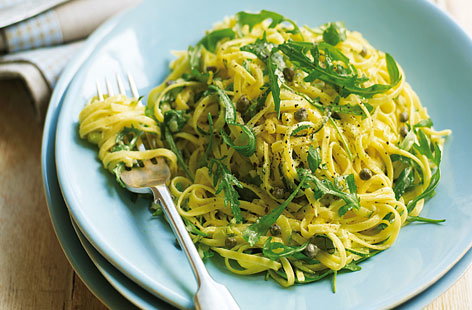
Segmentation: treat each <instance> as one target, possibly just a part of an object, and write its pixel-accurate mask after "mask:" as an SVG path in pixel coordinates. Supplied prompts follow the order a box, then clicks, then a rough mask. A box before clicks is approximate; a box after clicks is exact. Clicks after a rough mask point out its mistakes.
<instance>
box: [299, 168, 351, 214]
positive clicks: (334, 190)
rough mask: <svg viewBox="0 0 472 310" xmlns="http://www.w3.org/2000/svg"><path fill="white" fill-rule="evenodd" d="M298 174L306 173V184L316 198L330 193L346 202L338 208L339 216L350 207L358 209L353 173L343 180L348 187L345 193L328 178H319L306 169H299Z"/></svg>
mask: <svg viewBox="0 0 472 310" xmlns="http://www.w3.org/2000/svg"><path fill="white" fill-rule="evenodd" d="M298 174H299V175H300V174H302V175H306V176H307V179H306V182H305V183H306V184H307V186H310V185H311V187H312V188H313V189H314V194H315V198H316V199H320V198H321V197H323V196H324V195H327V194H330V195H333V196H336V197H338V198H341V199H342V200H344V202H345V203H346V204H345V205H343V206H342V207H340V208H339V210H338V213H339V215H340V216H343V215H344V214H346V212H347V211H349V210H351V209H359V208H360V201H359V197H358V196H357V186H356V183H355V181H354V175H353V174H350V175H348V176H347V177H346V178H345V180H346V184H347V187H348V190H349V192H348V193H346V192H344V191H343V189H342V188H340V187H339V186H338V185H337V184H335V183H334V182H332V181H330V180H328V179H322V180H320V179H319V178H318V177H316V176H315V175H314V174H312V173H310V172H309V171H308V170H305V169H299V173H298Z"/></svg>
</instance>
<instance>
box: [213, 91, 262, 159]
mask: <svg viewBox="0 0 472 310" xmlns="http://www.w3.org/2000/svg"><path fill="white" fill-rule="evenodd" d="M208 89H209V90H210V91H213V92H216V93H217V95H218V97H219V101H220V104H221V105H222V106H223V108H224V109H225V121H226V124H228V126H237V127H239V128H240V129H241V131H242V134H243V135H242V137H243V138H245V142H246V143H245V144H244V145H237V144H236V143H234V141H232V140H231V138H230V137H229V136H228V135H227V134H226V133H225V132H224V130H223V129H222V130H221V131H220V134H221V137H222V138H223V141H224V142H225V143H226V144H228V145H229V146H230V147H232V148H234V149H235V150H236V151H238V152H239V153H240V154H241V155H244V156H251V155H252V154H254V152H255V151H256V135H255V134H254V132H253V131H252V130H251V129H250V128H249V127H248V126H247V125H243V124H239V123H237V122H236V108H235V107H234V105H233V102H232V101H231V99H230V98H229V97H228V95H227V94H226V92H225V91H224V90H222V89H221V88H219V87H218V86H215V85H210V86H209V87H208Z"/></svg>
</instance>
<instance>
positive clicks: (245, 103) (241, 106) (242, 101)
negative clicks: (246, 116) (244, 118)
mask: <svg viewBox="0 0 472 310" xmlns="http://www.w3.org/2000/svg"><path fill="white" fill-rule="evenodd" d="M250 104H251V101H250V100H249V99H248V97H246V96H245V95H242V96H241V97H240V98H239V100H238V104H237V105H236V109H237V110H238V111H239V112H243V111H246V109H247V108H249V105H250Z"/></svg>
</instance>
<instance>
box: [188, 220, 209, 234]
mask: <svg viewBox="0 0 472 310" xmlns="http://www.w3.org/2000/svg"><path fill="white" fill-rule="evenodd" d="M182 219H183V220H184V223H185V228H186V229H187V231H188V232H189V233H191V234H194V235H198V236H202V237H208V235H207V234H206V233H204V232H203V231H201V230H200V229H198V227H197V226H195V224H194V223H192V222H191V221H190V220H188V219H186V218H185V217H182Z"/></svg>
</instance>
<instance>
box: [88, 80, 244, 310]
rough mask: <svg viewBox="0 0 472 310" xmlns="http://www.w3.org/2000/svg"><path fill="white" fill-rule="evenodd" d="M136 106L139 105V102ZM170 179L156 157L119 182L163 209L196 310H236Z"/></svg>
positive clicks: (121, 88) (134, 93) (110, 92)
mask: <svg viewBox="0 0 472 310" xmlns="http://www.w3.org/2000/svg"><path fill="white" fill-rule="evenodd" d="M128 82H129V86H130V89H131V94H132V96H133V98H139V94H138V90H137V88H136V84H135V82H134V79H133V77H132V76H131V75H130V74H128ZM116 84H117V87H118V92H119V93H120V94H122V95H125V94H126V91H125V88H124V86H123V82H122V80H121V77H120V76H119V75H118V74H117V75H116ZM106 88H107V91H108V95H110V96H112V95H114V94H115V92H114V90H113V88H112V86H111V83H110V80H109V79H108V78H107V79H106ZM97 96H98V98H99V100H100V101H101V100H103V99H104V98H103V92H102V91H101V88H100V84H99V83H98V81H97ZM139 104H142V103H141V102H140V103H139ZM138 149H139V150H145V146H144V144H142V143H141V144H140V145H139V146H138ZM170 176H171V173H170V170H169V167H168V166H167V164H166V162H165V160H164V159H163V158H156V164H154V163H153V162H151V161H150V160H147V161H144V167H139V168H133V169H131V170H129V171H126V170H125V171H124V172H123V173H122V174H121V179H122V180H123V182H124V183H125V184H126V186H127V189H128V190H130V191H132V192H135V193H147V192H149V190H151V191H152V193H153V195H154V200H155V201H156V202H157V203H159V204H160V205H161V206H162V209H163V210H164V214H165V215H166V216H167V219H168V222H169V224H170V226H171V227H172V230H173V231H174V233H175V235H176V236H177V240H178V241H179V244H180V246H181V248H182V249H183V250H184V252H185V254H186V255H187V259H188V260H189V262H190V265H191V267H192V270H193V273H194V275H195V278H196V280H197V284H198V290H197V293H196V294H195V296H194V303H195V308H196V309H197V310H198V309H201V310H236V309H239V306H238V304H237V303H236V301H235V300H234V298H233V296H232V295H231V293H230V292H229V290H228V289H227V288H226V287H225V286H224V285H222V284H220V283H217V282H216V281H215V280H213V278H212V277H211V276H210V274H209V273H208V271H207V269H206V268H205V264H204V263H203V261H202V259H201V258H200V255H199V254H198V251H197V249H196V248H195V245H194V244H193V242H192V239H191V238H190V236H189V234H188V232H187V229H186V228H185V224H184V222H183V221H182V218H181V217H180V215H179V213H178V212H177V209H176V207H175V205H174V201H173V200H172V197H171V195H170V192H169V189H168V188H167V185H166V183H167V182H168V181H169V179H170Z"/></svg>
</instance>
